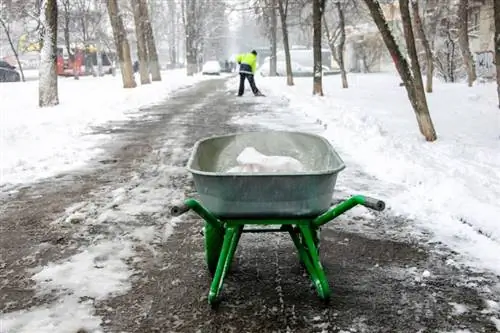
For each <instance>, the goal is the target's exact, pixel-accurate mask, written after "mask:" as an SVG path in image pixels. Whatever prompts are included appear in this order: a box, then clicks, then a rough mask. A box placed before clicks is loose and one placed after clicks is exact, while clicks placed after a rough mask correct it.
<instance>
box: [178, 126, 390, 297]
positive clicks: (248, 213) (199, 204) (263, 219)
mask: <svg viewBox="0 0 500 333" xmlns="http://www.w3.org/2000/svg"><path fill="white" fill-rule="evenodd" d="M249 146H252V147H254V148H256V149H257V150H258V151H260V152H261V153H263V154H266V155H281V156H289V157H292V158H295V159H297V160H298V161H300V162H301V163H302V164H303V165H304V169H305V170H306V171H301V172H268V173H265V172H254V173H245V172H241V173H238V172H236V173H234V172H231V173H228V172H226V171H227V170H229V169H230V168H231V167H234V165H235V164H236V158H237V156H238V154H239V153H240V152H241V151H242V150H243V149H245V148H246V147H249ZM344 168H345V165H344V162H343V161H342V159H341V158H340V156H339V155H338V154H337V152H336V151H335V150H334V149H333V147H332V146H331V144H330V143H329V142H328V141H327V140H326V139H324V138H323V137H320V136H318V135H314V134H309V133H303V132H288V131H265V132H245V133H237V134H230V135H224V136H216V137H210V138H205V139H202V140H200V141H198V142H196V144H195V146H194V148H193V151H192V154H191V156H190V158H189V160H188V163H187V170H188V171H189V172H190V173H191V174H192V176H193V181H194V185H195V188H196V191H197V193H198V196H199V198H198V199H194V198H188V199H186V200H184V201H183V202H181V203H178V204H175V205H173V206H172V207H171V211H170V212H171V214H172V215H173V216H180V215H182V214H184V213H186V212H188V211H189V210H192V211H194V212H195V213H196V214H197V215H198V216H199V217H201V218H202V219H203V220H204V221H205V225H204V230H203V235H204V238H205V260H206V264H207V266H208V271H209V272H210V274H211V275H212V277H213V279H212V283H211V285H210V291H209V294H208V302H209V304H211V305H212V306H214V305H216V304H218V301H219V295H220V293H221V290H222V286H223V282H224V278H225V277H226V275H227V273H228V270H229V267H230V265H231V262H232V260H233V257H234V254H235V251H236V248H237V246H238V242H239V240H240V237H241V234H242V233H245V232H253V233H261V232H287V233H289V234H290V236H291V238H292V241H293V243H294V245H295V247H296V248H297V252H298V257H299V260H300V261H301V263H302V264H303V266H304V267H305V269H306V270H307V272H308V273H309V276H310V278H311V280H312V282H313V284H314V286H315V288H316V291H317V294H318V296H319V297H320V298H321V299H322V300H325V301H327V300H328V299H329V297H330V288H329V285H328V280H327V278H326V275H325V272H324V270H323V266H322V264H321V261H320V258H319V241H320V230H321V227H322V226H323V225H325V224H326V223H328V222H329V221H332V220H333V219H335V218H336V217H338V216H340V215H342V214H343V213H345V212H346V211H348V210H350V209H352V208H353V207H355V206H357V205H363V206H365V207H367V208H370V209H374V210H377V211H382V210H384V208H385V203H384V202H383V201H381V200H377V199H373V198H370V197H367V196H363V195H354V196H351V197H350V198H348V199H345V200H341V201H339V202H337V203H336V204H332V198H333V193H334V189H335V184H336V181H337V175H338V173H339V172H340V171H342V170H343V169H344ZM263 226H266V227H263ZM269 226H271V227H269ZM273 226H274V227H273Z"/></svg>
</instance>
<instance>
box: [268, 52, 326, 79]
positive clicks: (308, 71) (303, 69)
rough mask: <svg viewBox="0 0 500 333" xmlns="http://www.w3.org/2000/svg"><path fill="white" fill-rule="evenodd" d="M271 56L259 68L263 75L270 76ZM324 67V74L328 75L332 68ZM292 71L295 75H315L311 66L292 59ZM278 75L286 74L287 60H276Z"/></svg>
mask: <svg viewBox="0 0 500 333" xmlns="http://www.w3.org/2000/svg"><path fill="white" fill-rule="evenodd" d="M270 66H271V64H270V58H269V57H267V58H266V59H265V60H264V64H263V65H262V66H261V67H260V68H259V69H258V72H259V73H260V75H262V76H269V72H270ZM322 67H323V75H327V73H329V72H331V70H330V68H328V67H326V66H322ZM292 73H293V76H296V77H301V76H313V75H314V69H313V68H312V67H309V66H303V65H301V64H299V63H298V62H295V61H292ZM276 75H278V76H286V61H282V60H278V61H276Z"/></svg>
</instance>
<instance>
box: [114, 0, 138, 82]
mask: <svg viewBox="0 0 500 333" xmlns="http://www.w3.org/2000/svg"><path fill="white" fill-rule="evenodd" d="M107 7H108V14H109V20H110V21H111V27H112V29H113V36H114V40H115V45H116V53H117V56H118V62H119V63H120V70H121V73H122V81H123V88H135V87H137V83H136V82H135V79H134V71H133V69H132V59H131V57H130V46H129V43H128V39H127V32H126V30H125V26H124V25H123V20H122V17H121V15H120V9H119V8H118V1H117V0H107Z"/></svg>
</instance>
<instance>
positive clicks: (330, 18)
mask: <svg viewBox="0 0 500 333" xmlns="http://www.w3.org/2000/svg"><path fill="white" fill-rule="evenodd" d="M255 1H256V2H255V7H256V8H258V9H259V11H258V12H260V14H261V16H262V17H263V18H264V19H263V22H264V23H265V25H264V26H265V28H266V30H267V34H268V36H269V38H270V43H271V45H275V43H276V38H277V37H276V25H275V22H274V21H273V20H272V17H273V15H275V14H273V13H275V12H277V13H278V14H279V17H280V19H281V35H282V38H283V41H282V43H283V46H284V52H285V62H286V68H287V84H288V85H293V75H292V70H291V57H290V52H289V50H290V46H289V42H288V40H289V36H288V33H289V30H290V25H293V24H294V22H293V21H294V17H299V18H303V17H304V12H305V13H306V16H305V17H306V20H308V21H309V22H310V25H309V26H310V27H312V31H313V36H312V40H313V50H314V51H313V53H314V77H313V94H315V95H320V96H322V95H323V85H322V67H321V65H322V62H321V48H322V43H324V42H325V41H326V43H327V45H328V46H329V47H330V49H331V50H332V54H333V55H334V58H335V60H336V61H337V63H338V64H339V67H340V71H341V84H342V87H343V88H348V86H349V85H348V80H347V75H346V73H347V71H346V68H345V64H344V59H343V56H344V54H345V42H346V36H347V33H346V26H347V24H349V25H354V24H357V23H363V22H366V21H364V20H365V18H366V17H367V16H368V17H369V18H370V21H372V22H374V23H375V25H376V26H377V29H378V31H379V33H380V35H379V36H380V38H381V39H382V41H383V44H384V45H385V47H386V50H387V51H388V53H389V55H390V58H391V59H392V61H393V63H394V65H395V67H396V69H397V71H398V73H399V75H400V77H401V79H402V81H403V85H404V87H405V89H406V91H407V94H408V98H409V101H410V103H411V105H412V108H413V110H414V112H415V116H416V119H417V123H418V126H419V129H420V132H421V133H422V135H423V136H424V137H425V139H426V140H427V141H434V140H436V139H437V135H436V131H435V129H434V125H433V123H432V119H431V116H430V112H429V107H428V104H427V99H426V92H427V93H431V92H432V91H433V84H432V83H433V78H434V75H435V68H436V67H438V69H439V72H440V73H442V76H443V78H444V79H445V80H446V81H455V80H456V76H457V73H458V72H459V71H460V70H461V68H463V69H464V70H463V72H464V73H465V75H466V79H467V83H468V85H469V86H472V85H473V83H474V81H475V80H476V79H477V78H476V69H475V64H474V59H473V57H472V53H471V51H470V46H469V30H470V26H469V15H468V13H469V6H470V3H469V0H436V1H432V2H431V1H426V0H412V1H410V0H386V1H377V0H358V1H356V0H352V1H342V0H311V1H304V0H255ZM471 2H472V0H471ZM498 2H499V1H493V3H494V7H495V8H494V12H495V24H496V34H495V36H496V37H495V51H496V66H497V80H498V85H499V88H498V89H499V106H500V75H498V73H499V70H500V69H499V68H500V60H499V53H500V36H499V29H500V19H499V16H500V14H499V11H500V9H499V8H498V7H500V4H499V3H498ZM422 7H423V9H422ZM290 9H293V11H292V12H290ZM384 9H385V11H384ZM388 9H389V12H388ZM391 10H392V11H393V14H394V12H395V11H397V13H398V14H399V15H400V17H401V20H400V21H401V22H402V27H401V29H400V30H401V31H399V30H398V27H397V26H395V24H394V22H395V20H393V18H391ZM366 14H368V15H366ZM492 14H493V13H492ZM269 18H271V19H269ZM443 40H444V42H443ZM455 49H456V50H457V51H455ZM271 50H272V51H273V55H272V56H271V64H270V65H271V66H270V67H271V71H270V75H271V76H272V75H273V74H275V73H276V72H275V70H276V53H275V50H276V47H271ZM458 51H460V52H458ZM458 53H459V54H458ZM458 57H460V58H461V59H460V60H461V63H460V64H461V66H456V64H457V58H458ZM423 72H425V73H426V82H425V85H424V80H423V77H422V73H423Z"/></svg>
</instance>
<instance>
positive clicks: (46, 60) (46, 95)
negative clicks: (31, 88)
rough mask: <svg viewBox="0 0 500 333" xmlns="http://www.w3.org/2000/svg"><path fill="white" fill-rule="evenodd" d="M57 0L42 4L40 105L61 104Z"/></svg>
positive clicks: (46, 1) (49, 0)
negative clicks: (58, 81)
mask: <svg viewBox="0 0 500 333" xmlns="http://www.w3.org/2000/svg"><path fill="white" fill-rule="evenodd" d="M57 14H58V12H57V0H43V1H42V4H41V6H40V24H41V30H40V42H41V43H42V49H41V50H40V68H39V70H38V72H39V74H38V75H39V80H38V105H39V106H40V107H46V106H54V105H57V104H59V93H58V89H57V67H56V64H57Z"/></svg>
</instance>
